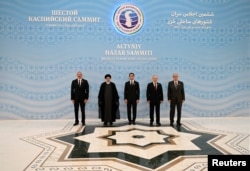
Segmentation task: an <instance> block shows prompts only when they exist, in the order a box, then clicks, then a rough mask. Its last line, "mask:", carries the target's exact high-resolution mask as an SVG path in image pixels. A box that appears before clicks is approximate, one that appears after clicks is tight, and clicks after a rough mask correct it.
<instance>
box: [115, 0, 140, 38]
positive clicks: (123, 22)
mask: <svg viewBox="0 0 250 171" xmlns="http://www.w3.org/2000/svg"><path fill="white" fill-rule="evenodd" d="M114 24H115V26H116V28H117V29H118V30H119V31H121V32H122V33H125V34H133V33H136V32H138V31H139V30H140V29H141V27H142V25H143V13H142V12H141V10H140V9H139V8H138V7H136V6H135V5H131V4H125V5H121V6H120V7H118V8H117V9H116V11H115V14H114Z"/></svg>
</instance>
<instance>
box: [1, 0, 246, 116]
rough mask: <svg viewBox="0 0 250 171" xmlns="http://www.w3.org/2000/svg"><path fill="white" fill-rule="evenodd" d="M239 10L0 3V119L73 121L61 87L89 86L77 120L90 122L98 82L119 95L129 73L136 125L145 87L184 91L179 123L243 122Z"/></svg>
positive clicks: (228, 2) (213, 1) (242, 13)
mask: <svg viewBox="0 0 250 171" xmlns="http://www.w3.org/2000/svg"><path fill="white" fill-rule="evenodd" d="M249 9H250V3H249V0H239V1H235V0H187V1H184V2H183V1H181V0H175V1H172V0H152V1H149V0H130V1H123V0H119V1H117V0H109V1H107V0H95V1H90V0H36V1H34V0H22V1H19V0H12V1H7V0H1V1H0V23H1V25H0V78H1V79H0V113H1V114H0V119H63V118H74V114H73V113H74V112H73V105H72V103H71V101H70V86H71V81H72V80H73V79H75V78H76V72H77V71H82V72H83V74H84V78H85V79H87V80H88V81H89V84H90V97H89V102H88V103H87V105H86V117H87V118H97V117H98V107H97V96H98V91H99V87H100V84H101V83H102V82H103V81H104V75H105V74H107V73H109V74H111V75H112V81H113V82H115V83H116V85H117V88H118V91H119V95H120V110H121V115H122V118H126V106H125V104H124V102H123V98H124V97H123V89H124V83H125V81H127V80H128V74H129V73H130V72H134V73H135V78H136V80H137V81H139V82H140V88H141V101H140V103H139V105H138V117H139V118H148V117H149V106H148V105H147V103H146V97H145V96H146V87H147V84H148V83H149V82H150V81H151V77H152V75H153V74H157V75H158V76H159V82H160V83H162V85H163V90H164V103H163V104H162V105H161V116H162V117H168V116H169V104H168V103H167V84H168V81H170V80H172V73H173V72H178V73H179V75H180V80H181V81H183V82H184V85H185V92H186V102H185V103H184V105H183V117H217V116H220V117H221V116H226V117H227V116H249V113H250V104H249V103H250V79H249V71H250V65H249V64H250V40H249V35H250V27H249V26H250V10H249Z"/></svg>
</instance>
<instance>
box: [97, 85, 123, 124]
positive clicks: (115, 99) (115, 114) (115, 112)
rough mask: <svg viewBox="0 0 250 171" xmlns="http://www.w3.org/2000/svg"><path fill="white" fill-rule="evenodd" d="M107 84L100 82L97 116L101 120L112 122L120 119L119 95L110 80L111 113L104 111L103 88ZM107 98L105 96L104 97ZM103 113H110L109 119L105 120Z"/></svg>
mask: <svg viewBox="0 0 250 171" xmlns="http://www.w3.org/2000/svg"><path fill="white" fill-rule="evenodd" d="M106 86H107V83H106V82H103V83H102V84H101V87H100V90H99V94H98V105H99V118H100V119H101V120H102V122H114V121H115V120H116V119H120V110H119V95H118V92H117V89H116V85H115V84H114V83H113V82H110V86H111V91H112V92H111V94H112V97H111V98H110V100H111V104H112V107H111V113H105V101H106V100H105V88H106ZM106 99H107V98H106ZM106 103H107V102H106ZM105 115H111V120H110V121H107V120H105V118H106V117H105Z"/></svg>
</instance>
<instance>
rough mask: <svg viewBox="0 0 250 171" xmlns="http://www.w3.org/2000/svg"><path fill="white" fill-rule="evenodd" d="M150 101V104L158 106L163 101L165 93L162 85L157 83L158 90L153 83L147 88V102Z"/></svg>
mask: <svg viewBox="0 0 250 171" xmlns="http://www.w3.org/2000/svg"><path fill="white" fill-rule="evenodd" d="M149 100H150V103H154V104H158V103H160V101H163V91H162V86H161V83H157V90H156V89H155V87H154V84H153V82H151V83H148V86H147V101H149Z"/></svg>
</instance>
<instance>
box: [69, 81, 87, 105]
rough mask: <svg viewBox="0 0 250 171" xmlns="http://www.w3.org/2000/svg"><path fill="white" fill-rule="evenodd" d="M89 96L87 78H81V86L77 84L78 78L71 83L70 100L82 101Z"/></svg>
mask: <svg viewBox="0 0 250 171" xmlns="http://www.w3.org/2000/svg"><path fill="white" fill-rule="evenodd" d="M88 98H89V83H88V81H87V80H85V79H82V81H81V86H79V85H78V79H75V80H73V81H72V83H71V100H79V101H82V100H84V99H88Z"/></svg>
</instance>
